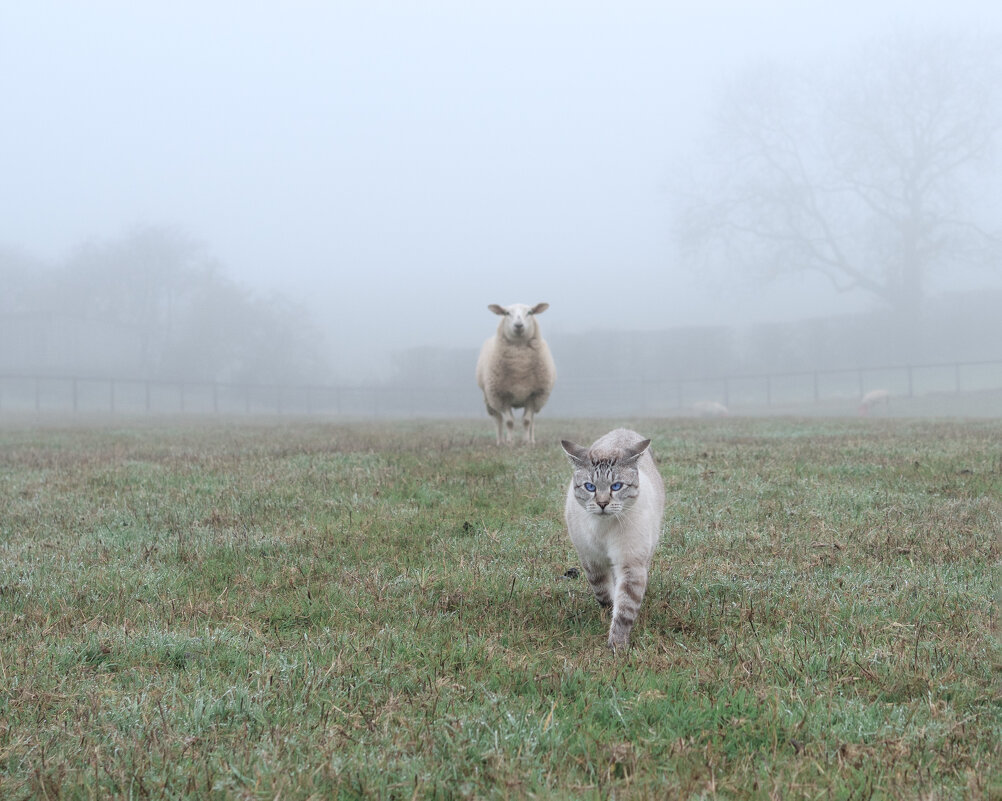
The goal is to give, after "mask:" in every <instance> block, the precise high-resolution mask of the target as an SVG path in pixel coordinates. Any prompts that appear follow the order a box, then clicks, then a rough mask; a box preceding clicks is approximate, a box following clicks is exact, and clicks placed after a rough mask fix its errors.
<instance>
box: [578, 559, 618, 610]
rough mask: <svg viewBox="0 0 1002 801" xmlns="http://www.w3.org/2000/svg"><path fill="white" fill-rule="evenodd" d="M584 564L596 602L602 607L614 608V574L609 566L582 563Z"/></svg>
mask: <svg viewBox="0 0 1002 801" xmlns="http://www.w3.org/2000/svg"><path fill="white" fill-rule="evenodd" d="M582 564H583V565H584V569H585V575H586V576H587V577H588V583H589V584H591V589H592V592H594V593H595V598H596V600H597V601H598V602H599V603H600V604H601V605H602V606H612V572H611V571H610V569H609V566H608V565H597V564H595V563H593V562H582Z"/></svg>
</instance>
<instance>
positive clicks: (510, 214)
mask: <svg viewBox="0 0 1002 801" xmlns="http://www.w3.org/2000/svg"><path fill="white" fill-rule="evenodd" d="M1000 34H1002V11H999V10H998V9H996V8H995V7H994V6H991V5H990V4H986V3H983V2H959V3H951V4H949V5H946V4H940V3H913V2H908V3H906V2H903V1H902V2H897V0H895V1H894V2H876V3H862V2H852V3H849V4H848V5H847V4H841V5H840V6H839V7H838V8H837V9H836V8H835V7H834V6H831V5H830V4H822V3H792V2H759V3H753V4H748V3H738V2H722V1H721V0H715V1H714V2H709V3H704V4H699V5H698V7H692V8H681V7H677V6H676V5H674V4H653V3H643V2H628V3H625V4H617V5H616V6H615V7H606V6H605V5H603V4H584V5H582V4H579V3H573V4H572V3H564V2H555V3H546V4H542V5H540V4H529V3H503V4H502V3H488V4H477V5H475V6H470V5H468V4H463V3H454V2H431V3H421V4H417V5H402V4H390V3H362V2H357V3H356V2H343V3H336V4H320V3H296V4H293V5H290V6H283V7H282V8H281V9H279V8H277V7H274V8H273V7H269V6H258V7H248V6H246V4H237V3H213V4H211V5H209V6H205V5H204V4H194V3H186V2H182V3H172V4H138V5H137V4H127V3H116V2H99V3H96V4H87V5H86V7H84V6H78V5H75V4H69V3H60V2H39V3H31V4H21V5H20V6H17V7H11V8H10V9H6V10H4V11H3V12H2V15H0V86H2V90H3V96H4V98H5V101H4V105H5V116H6V119H7V120H8V121H9V124H8V125H5V126H4V127H3V131H2V132H0V143H2V145H3V146H2V147H0V169H2V173H3V175H4V191H3V192H2V193H0V282H2V285H3V288H4V291H3V292H2V293H0V374H6V375H10V374H18V375H70V374H73V375H77V374H83V375H99V376H108V377H118V378H133V377H135V378H146V379H149V378H158V379H160V378H162V379H168V380H175V379H178V380H180V379H186V380H199V381H224V382H226V381H229V382H245V383H262V382H263V383H283V384H295V383H313V384H335V383H352V382H378V381H392V380H398V381H403V380H409V381H412V382H413V381H419V380H420V378H421V376H422V375H423V376H425V380H436V381H437V380H445V379H444V378H443V377H447V378H448V380H449V381H450V382H455V383H457V384H458V383H460V382H463V381H465V382H466V383H467V384H469V387H470V392H471V395H472V396H475V395H476V390H475V387H474V386H473V380H472V371H473V361H474V360H475V357H476V351H477V349H478V348H479V346H480V343H481V342H482V341H483V340H484V339H485V338H486V337H487V336H489V335H490V334H491V333H492V332H493V330H494V327H495V325H496V322H497V318H495V317H494V316H493V315H492V314H490V313H489V312H488V311H487V308H486V307H487V304H489V303H500V304H507V303H512V302H525V303H536V302H539V301H546V302H548V303H550V309H549V310H548V311H547V313H546V315H545V316H544V317H542V318H541V320H540V322H541V326H542V329H543V331H544V334H545V335H546V336H547V337H548V338H549V339H550V340H551V344H552V346H553V350H554V355H555V357H556V359H557V364H558V370H560V371H561V376H562V378H563V380H565V381H570V382H572V383H573V382H581V381H584V380H585V379H587V378H596V377H601V378H602V379H604V380H617V379H619V378H624V377H632V378H636V377H637V376H638V375H643V376H646V377H648V378H652V379H662V378H663V379H666V380H667V379H669V378H685V377H688V376H693V375H718V374H724V373H737V374H741V373H749V372H763V371H780V372H781V371H784V370H785V371H790V370H812V369H813V370H816V369H835V368H859V367H869V366H873V365H877V364H884V363H887V364H906V363H907V364H919V363H925V362H939V361H948V362H954V361H972V360H985V359H996V358H999V356H1000V354H999V351H998V346H997V343H998V342H999V341H1000V340H1002V325H1000V323H999V319H1000V317H1002V315H998V314H997V313H995V311H994V310H995V309H997V308H998V302H999V301H1000V299H1002V271H1000V269H999V264H1002V249H1000V247H999V243H1000V241H1002V237H1000V236H999V234H1000V232H1002V209H1000V207H999V204H998V201H997V200H996V198H997V197H999V196H1000V195H999V189H1000V187H999V185H998V177H997V176H998V175H999V174H1000V171H999V170H998V167H999V161H998V156H999V153H998V146H999V143H1000V142H999V139H998V134H999V131H1000V130H1002V124H1000V121H1002V104H1000V102H999V101H1000V98H999V96H998V95H999V90H998V86H1000V85H1002V83H1000V82H998V81H996V80H995V79H996V78H998V76H999V75H1000V74H1002V73H1000V72H999V63H998V58H997V53H999V52H1002V48H999V47H998V46H997V45H998V37H999V35H1000ZM937 120H938V121H940V122H937ZM937 125H938V126H939V127H937ZM641 354H642V356H641ZM436 370H437V371H438V372H436Z"/></svg>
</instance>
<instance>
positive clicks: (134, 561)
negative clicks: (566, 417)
mask: <svg viewBox="0 0 1002 801" xmlns="http://www.w3.org/2000/svg"><path fill="white" fill-rule="evenodd" d="M618 422H620V421H617V423H618ZM627 422H628V424H630V425H632V426H633V427H635V428H637V429H638V430H640V431H642V432H644V433H645V434H646V435H648V436H651V437H653V438H654V448H655V450H656V455H657V457H658V460H659V464H660V468H661V471H662V474H663V476H664V479H665V484H666V487H667V493H668V509H667V513H666V517H665V525H664V533H663V537H662V541H661V545H660V547H659V550H658V553H657V556H656V557H655V563H654V566H653V569H652V580H651V584H650V587H649V589H648V594H647V598H646V600H645V602H644V608H643V610H642V612H641V615H640V618H639V619H638V621H637V625H636V628H635V629H634V634H633V647H632V649H631V650H630V651H629V652H628V653H626V654H625V655H613V654H611V653H610V652H608V651H607V650H606V648H605V646H604V643H605V636H606V630H607V628H608V622H609V621H608V617H607V614H606V613H605V612H604V611H602V610H600V608H599V607H598V605H597V604H596V603H595V601H594V600H593V598H592V597H591V594H590V591H589V588H588V586H587V582H586V581H585V579H584V578H576V579H575V578H564V577H563V576H564V573H565V572H566V571H567V570H568V569H569V568H571V567H573V566H575V564H576V560H575V556H574V552H573V549H572V548H571V546H570V543H569V541H568V539H567V536H566V532H565V531H564V528H563V523H562V504H563V497H564V491H565V486H566V482H567V480H568V478H569V475H570V468H569V466H568V464H567V462H566V459H565V457H564V456H563V453H562V451H561V450H560V448H559V445H558V440H559V439H560V438H561V437H567V438H571V439H574V440H576V441H579V442H582V443H586V442H591V441H592V439H594V438H595V437H596V436H597V435H599V434H601V433H604V432H605V431H606V430H608V429H609V428H611V427H613V423H611V422H603V421H558V420H551V419H547V418H545V417H543V418H541V419H540V421H539V423H538V427H537V437H538V439H539V441H540V444H539V445H537V447H536V448H535V449H532V450H528V449H525V448H522V447H517V448H512V449H502V450H499V449H497V448H495V446H494V445H493V426H492V424H491V423H490V422H489V421H488V420H487V419H486V417H485V419H484V420H482V421H462V422H456V423H447V422H434V423H420V422H407V423H385V424H381V425H378V426H377V425H374V424H351V425H335V424H320V423H309V422H297V423H291V424H290V423H288V422H285V423H280V422H275V423H273V424H272V423H267V422H258V423H252V422H243V423H240V424H232V425H229V424H224V423H219V422H218V421H217V422H202V423H198V422H183V423H182V422H174V423H172V422H170V421H165V422H161V423H158V424H151V423H142V422H136V423H134V424H132V423H130V424H124V425H123V424H121V423H119V424H117V425H119V426H121V427H111V426H110V425H109V424H105V425H103V426H99V427H94V428H71V427H66V428H60V427H55V426H50V427H46V428H35V427H28V426H24V425H21V426H8V427H6V428H0V682H2V684H0V797H2V798H4V799H27V798H109V797H131V798H261V799H272V798H283V799H295V798H329V797H335V796H336V797H343V798H399V799H410V798H443V799H444V798H506V797H528V796H538V797H543V798H567V799H571V798H574V799H576V798H586V799H587V798H611V797H616V798H620V799H622V798H673V797H680V798H700V797H705V798H714V797H719V798H763V799H765V798H773V797H775V798H840V799H850V798H851V799H859V798H870V797H872V798H894V799H897V798H900V799H914V798H927V799H949V798H972V799H981V798H988V799H1002V644H1000V639H999V637H1000V619H999V600H1000V599H999V592H1000V586H1002V585H1000V561H1002V559H1000V558H1002V422H999V421H977V422H918V421H908V420H889V419H883V420H835V421H832V420H828V421H825V420H796V419H769V420H740V419H731V420H725V421H713V422H703V421H693V420H670V421H669V420H661V421H627Z"/></svg>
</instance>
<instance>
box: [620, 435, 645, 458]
mask: <svg viewBox="0 0 1002 801" xmlns="http://www.w3.org/2000/svg"><path fill="white" fill-rule="evenodd" d="M649 447H651V441H650V440H649V439H645V440H643V441H642V442H638V443H637V444H636V445H634V446H633V447H632V448H626V449H625V451H624V452H625V454H626V456H625V457H624V458H622V459H620V460H619V463H620V464H633V463H634V462H636V461H637V459H639V458H640V457H641V456H643V455H644V451H646V450H647V449H648V448H649Z"/></svg>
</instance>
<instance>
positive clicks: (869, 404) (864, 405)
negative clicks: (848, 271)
mask: <svg viewBox="0 0 1002 801" xmlns="http://www.w3.org/2000/svg"><path fill="white" fill-rule="evenodd" d="M890 399H891V393H890V392H888V391H887V390H886V389H871V390H870V391H869V392H867V393H866V394H865V395H864V396H863V397H862V398H860V399H859V416H860V417H866V416H867V415H868V414H870V412H871V411H873V409H874V407H875V406H877V405H878V404H881V403H883V404H884V406H887V405H888V404H889V402H890Z"/></svg>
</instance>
